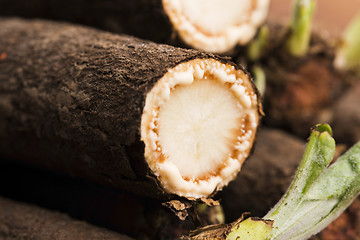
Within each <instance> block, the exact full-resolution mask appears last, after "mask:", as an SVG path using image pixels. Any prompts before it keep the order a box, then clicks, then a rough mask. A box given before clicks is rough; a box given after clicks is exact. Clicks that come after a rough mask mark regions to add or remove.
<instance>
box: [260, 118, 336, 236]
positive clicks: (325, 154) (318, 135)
mask: <svg viewBox="0 0 360 240" xmlns="http://www.w3.org/2000/svg"><path fill="white" fill-rule="evenodd" d="M331 134H332V131H331V128H330V126H329V125H327V124H323V125H318V126H317V127H316V128H315V129H313V130H312V133H311V135H310V139H309V142H308V145H307V148H306V150H305V154H304V156H303V159H302V161H301V163H300V166H299V168H298V170H297V172H296V174H295V178H294V180H293V182H292V183H291V185H290V187H289V189H288V191H287V192H286V193H285V195H284V196H283V198H282V199H281V200H280V201H279V202H278V203H277V204H276V205H275V207H274V208H273V209H272V210H271V211H270V212H269V213H268V214H267V215H266V216H265V217H264V219H270V220H274V230H273V231H272V233H271V236H270V238H269V239H275V238H276V237H277V236H278V235H279V234H281V233H282V232H283V231H284V229H283V228H284V227H285V226H286V225H287V223H288V222H289V217H290V216H291V215H292V214H293V212H294V211H295V209H296V208H297V207H298V206H299V205H300V203H301V202H302V201H303V198H304V196H305V194H306V193H307V192H308V190H309V188H310V187H311V186H312V184H313V183H314V182H315V181H316V179H317V178H318V177H319V176H320V174H321V173H322V172H323V171H324V170H325V168H326V167H327V166H328V165H329V164H330V162H331V160H332V158H333V156H334V152H335V141H334V139H333V138H332V137H331Z"/></svg>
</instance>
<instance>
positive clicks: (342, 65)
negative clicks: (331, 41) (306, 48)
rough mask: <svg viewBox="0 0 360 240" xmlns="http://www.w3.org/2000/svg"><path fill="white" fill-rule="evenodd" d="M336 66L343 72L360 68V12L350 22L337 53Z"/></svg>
mask: <svg viewBox="0 0 360 240" xmlns="http://www.w3.org/2000/svg"><path fill="white" fill-rule="evenodd" d="M334 65H335V67H336V68H338V69H341V70H350V69H355V68H356V67H360V12H359V13H358V15H357V16H356V17H355V18H354V19H353V20H352V21H351V22H350V24H349V25H348V27H347V28H346V30H345V32H344V35H343V37H342V43H341V45H340V47H339V48H338V50H337V52H336V57H335V62H334Z"/></svg>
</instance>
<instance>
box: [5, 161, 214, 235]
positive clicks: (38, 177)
mask: <svg viewBox="0 0 360 240" xmlns="http://www.w3.org/2000/svg"><path fill="white" fill-rule="evenodd" d="M9 179H12V181H11V185H10V184H9ZM0 194H1V196H3V197H6V198H10V199H13V200H16V201H20V202H27V203H30V204H34V205H37V206H41V207H43V208H46V209H52V210H56V211H60V212H63V213H66V214H68V215H69V216H71V217H72V218H75V219H80V220H84V221H86V222H88V223H91V224H94V225H96V226H101V227H104V228H107V229H111V230H114V231H116V232H120V233H122V234H125V235H127V236H129V237H133V238H135V239H145V238H146V239H156V240H162V239H164V240H165V239H177V238H179V237H180V236H182V235H184V234H188V233H189V231H190V230H193V229H195V228H197V227H198V226H199V224H198V222H197V221H195V220H197V219H196V218H195V216H192V215H191V213H192V212H193V209H188V212H189V216H188V217H187V218H186V220H185V221H183V220H180V219H179V218H178V217H177V216H176V215H175V214H174V213H173V212H172V211H170V209H168V208H166V207H164V206H163V205H162V203H163V201H160V200H156V199H151V198H143V197H141V196H138V195H135V194H130V193H127V192H124V191H119V190H114V189H111V188H107V187H103V186H101V185H99V184H94V183H93V182H88V181H82V180H79V179H73V178H70V177H68V176H64V175H63V174H56V173H54V172H52V171H48V170H46V169H40V168H36V167H33V166H28V165H24V164H19V163H17V162H14V161H11V160H9V161H5V160H3V161H2V162H0ZM206 212H207V213H211V209H210V208H209V209H208V211H206ZM199 217H200V219H199V220H201V225H205V223H207V224H214V223H216V221H211V218H210V217H211V216H209V215H208V216H204V215H201V216H199ZM0 239H2V238H1V237H0Z"/></svg>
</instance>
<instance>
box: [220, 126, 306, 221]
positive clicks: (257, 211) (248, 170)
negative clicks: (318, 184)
mask: <svg viewBox="0 0 360 240" xmlns="http://www.w3.org/2000/svg"><path fill="white" fill-rule="evenodd" d="M304 150H305V142H304V141H302V140H301V139H299V138H297V137H295V136H293V135H290V134H288V133H286V132H283V131H281V130H277V129H269V128H261V129H259V132H258V135H257V139H256V142H255V145H254V151H253V154H252V155H251V156H250V157H249V159H248V160H247V161H246V162H245V163H244V166H243V168H242V170H241V174H239V176H238V177H237V178H236V179H235V180H234V181H233V182H231V183H230V184H229V186H228V187H227V188H225V189H224V190H223V191H222V192H221V196H220V197H221V199H222V201H221V203H222V205H223V208H224V211H225V216H226V217H227V221H234V220H235V219H236V218H238V217H239V214H241V213H243V212H251V215H252V216H258V217H262V216H264V215H265V214H266V213H267V212H268V211H269V210H270V209H271V208H272V207H273V206H274V205H275V204H276V203H277V202H278V201H279V200H280V198H281V196H282V195H283V193H284V192H285V191H286V190H287V188H288V187H289V184H290V182H291V180H292V176H293V175H294V173H295V170H296V168H297V166H298V165H299V163H300V161H301V158H302V155H303V154H304Z"/></svg>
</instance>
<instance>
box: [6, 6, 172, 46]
mask: <svg viewBox="0 0 360 240" xmlns="http://www.w3.org/2000/svg"><path fill="white" fill-rule="evenodd" d="M0 6H1V9H0V15H2V16H19V17H25V18H44V19H52V20H62V21H67V22H72V23H79V24H83V25H88V26H93V27H96V28H99V29H103V30H107V31H111V32H114V33H125V34H129V35H133V36H137V37H140V38H143V39H149V40H152V41H155V42H160V43H171V42H173V41H174V34H173V28H172V25H171V23H170V21H169V19H168V17H167V15H166V14H165V13H164V10H163V7H162V2H161V0H148V1H146V0H132V1H126V0H108V1H101V0H95V1H86V0H76V1H73V0H64V1H61V0H52V1H51V2H50V1H47V0H29V1H27V0H20V1H16V2H15V1H11V0H0Z"/></svg>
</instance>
